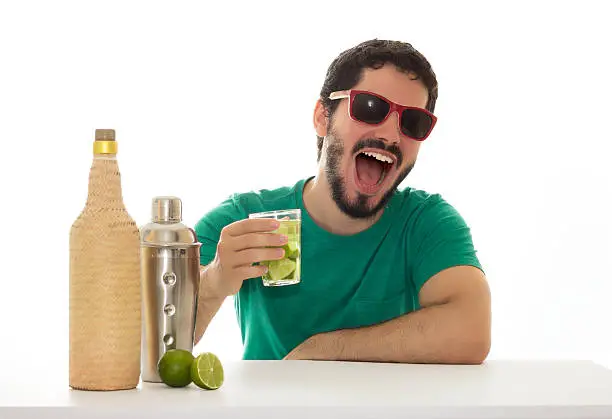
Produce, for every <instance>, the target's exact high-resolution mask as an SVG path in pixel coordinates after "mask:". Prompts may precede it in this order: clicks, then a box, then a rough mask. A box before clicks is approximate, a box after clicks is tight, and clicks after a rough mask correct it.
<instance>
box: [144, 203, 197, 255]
mask: <svg viewBox="0 0 612 419" xmlns="http://www.w3.org/2000/svg"><path fill="white" fill-rule="evenodd" d="M151 211H152V214H151V215H152V217H151V218H152V220H151V222H150V223H148V224H146V225H144V226H143V227H142V228H141V229H140V237H141V244H142V245H144V246H178V247H190V246H199V245H200V243H198V239H197V236H196V233H195V231H194V230H193V229H192V228H190V227H187V226H186V225H184V224H182V223H181V221H182V203H181V200H180V199H179V198H177V197H175V196H156V197H155V198H153V200H152V205H151Z"/></svg>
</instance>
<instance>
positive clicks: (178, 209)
mask: <svg viewBox="0 0 612 419" xmlns="http://www.w3.org/2000/svg"><path fill="white" fill-rule="evenodd" d="M151 213H152V218H153V221H154V222H156V223H164V222H166V223H180V222H181V221H182V220H183V218H182V202H181V200H180V199H179V198H177V197H175V196H156V197H155V198H153V203H152V206H151Z"/></svg>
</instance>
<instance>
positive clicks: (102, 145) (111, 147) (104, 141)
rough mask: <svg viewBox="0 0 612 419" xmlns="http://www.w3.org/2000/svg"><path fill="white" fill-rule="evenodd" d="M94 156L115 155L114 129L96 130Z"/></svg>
mask: <svg viewBox="0 0 612 419" xmlns="http://www.w3.org/2000/svg"><path fill="white" fill-rule="evenodd" d="M94 154H117V142H116V141H115V130H114V129H97V130H96V141H94Z"/></svg>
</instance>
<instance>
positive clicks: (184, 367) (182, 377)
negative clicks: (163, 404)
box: [157, 349, 194, 387]
mask: <svg viewBox="0 0 612 419" xmlns="http://www.w3.org/2000/svg"><path fill="white" fill-rule="evenodd" d="M193 359H194V358H193V355H192V354H191V352H189V351H186V350H184V349H170V350H169V351H167V352H166V353H165V354H164V355H163V356H162V357H161V359H160V360H159V362H158V363H157V371H158V372H159V377H160V378H161V379H162V381H163V382H164V383H166V384H167V385H169V386H170V387H185V386H188V385H189V384H191V372H190V368H191V364H192V363H193Z"/></svg>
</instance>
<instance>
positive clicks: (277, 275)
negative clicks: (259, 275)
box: [268, 259, 296, 281]
mask: <svg viewBox="0 0 612 419" xmlns="http://www.w3.org/2000/svg"><path fill="white" fill-rule="evenodd" d="M295 265H296V263H295V261H293V260H291V259H281V260H271V261H269V262H268V275H269V276H270V279H271V280H273V281H279V280H281V279H283V278H285V277H286V276H287V275H289V274H290V273H291V272H293V271H294V270H295Z"/></svg>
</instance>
